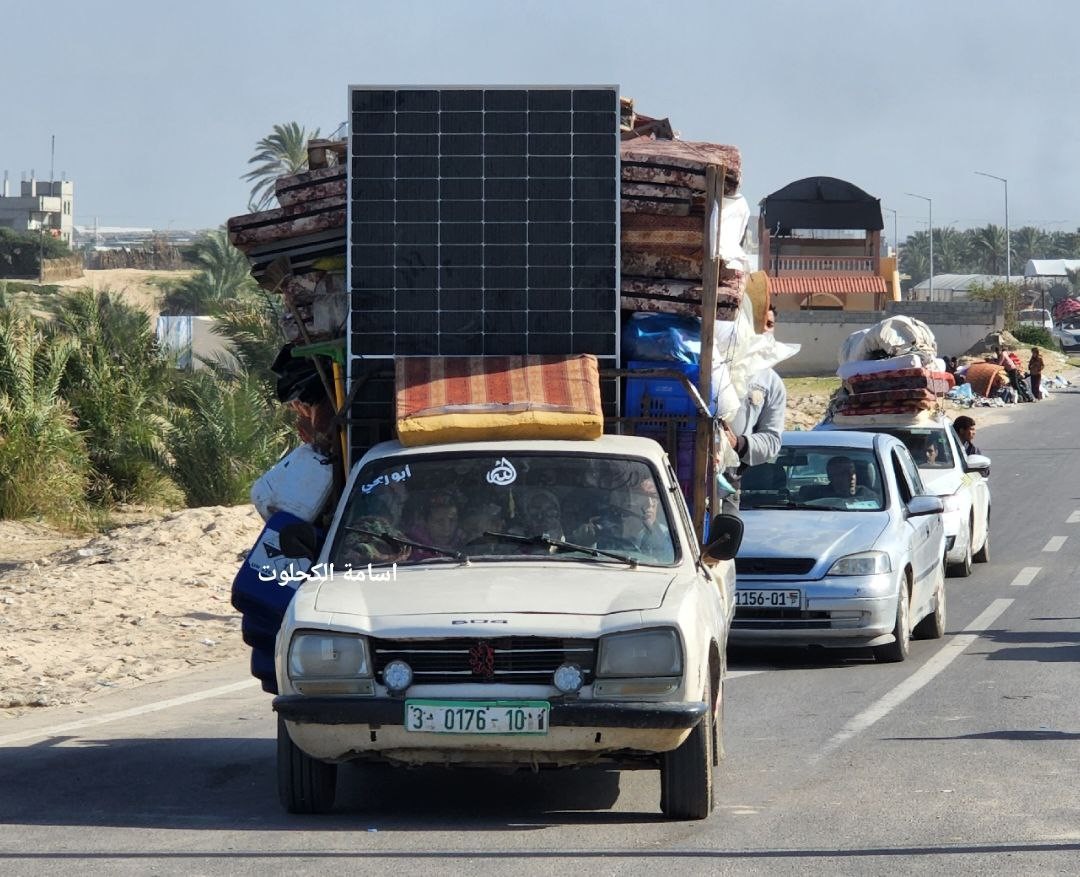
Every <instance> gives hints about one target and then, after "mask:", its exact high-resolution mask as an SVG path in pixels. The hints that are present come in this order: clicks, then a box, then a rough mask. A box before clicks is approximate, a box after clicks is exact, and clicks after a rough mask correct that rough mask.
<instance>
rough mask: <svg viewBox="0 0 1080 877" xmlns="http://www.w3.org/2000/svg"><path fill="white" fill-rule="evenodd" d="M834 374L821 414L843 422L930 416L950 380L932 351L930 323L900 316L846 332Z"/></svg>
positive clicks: (862, 423)
mask: <svg viewBox="0 0 1080 877" xmlns="http://www.w3.org/2000/svg"><path fill="white" fill-rule="evenodd" d="M836 374H837V375H838V376H839V377H840V380H841V381H842V382H843V383H842V386H841V388H840V390H839V391H838V392H837V393H836V394H835V396H834V397H833V399H832V400H831V402H830V408H829V414H828V415H827V419H831V420H833V422H835V423H838V424H840V423H842V424H844V425H846V426H871V425H887V424H893V423H908V422H911V421H912V420H920V419H923V418H926V417H929V416H932V412H933V411H934V410H935V409H937V408H939V407H940V405H941V399H942V398H943V397H944V396H945V395H946V394H947V393H948V392H949V391H950V390H952V388H953V386H954V383H955V382H954V379H953V376H952V375H951V374H949V373H948V372H947V371H946V370H945V362H944V360H942V359H940V358H939V357H938V355H937V341H936V340H935V338H934V334H933V332H931V331H930V327H929V326H927V325H926V324H925V323H923V322H921V321H920V320H916V319H914V318H912V317H905V316H895V317H886V318H885V319H884V320H882V321H881V322H879V323H876V324H875V325H873V326H870V327H869V328H866V329H861V330H859V331H858V332H853V333H852V334H851V335H850V336H848V338H847V340H846V341H845V342H844V344H843V345H842V346H841V348H840V367H839V368H838V369H837V370H836Z"/></svg>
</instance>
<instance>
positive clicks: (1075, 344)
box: [1053, 320, 1080, 350]
mask: <svg viewBox="0 0 1080 877" xmlns="http://www.w3.org/2000/svg"><path fill="white" fill-rule="evenodd" d="M1053 336H1054V337H1055V338H1056V339H1057V340H1058V343H1059V344H1060V345H1061V349H1062V350H1076V349H1077V348H1080V321H1077V320H1063V321H1062V322H1060V323H1058V324H1057V325H1056V326H1055V327H1054V330H1053Z"/></svg>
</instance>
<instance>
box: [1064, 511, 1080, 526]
mask: <svg viewBox="0 0 1080 877" xmlns="http://www.w3.org/2000/svg"><path fill="white" fill-rule="evenodd" d="M1065 523H1066V524H1080V511H1075V512H1073V513H1072V514H1071V515H1069V517H1067V518H1066V519H1065Z"/></svg>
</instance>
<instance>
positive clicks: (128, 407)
mask: <svg viewBox="0 0 1080 877" xmlns="http://www.w3.org/2000/svg"><path fill="white" fill-rule="evenodd" d="M53 330H54V331H55V332H57V333H60V334H63V335H65V336H68V337H71V338H72V339H73V340H74V341H75V342H76V347H75V349H74V351H73V354H72V356H71V359H70V361H69V363H68V367H67V369H66V370H65V373H64V379H63V382H62V384H61V390H62V392H63V394H64V396H65V397H66V398H67V400H68V402H69V403H70V404H71V407H72V410H73V411H74V412H75V414H76V416H77V417H78V419H79V428H80V429H81V430H83V432H84V433H85V435H86V442H87V446H88V448H89V453H90V461H91V463H92V465H93V468H94V478H93V480H92V481H91V486H90V499H91V500H92V501H94V502H96V503H100V504H102V505H104V506H109V505H112V504H113V503H117V502H132V503H145V504H152V505H176V504H179V503H182V499H183V497H182V494H181V492H180V491H179V490H178V488H177V487H176V485H175V484H173V483H172V481H171V479H170V478H169V475H168V469H169V464H168V461H167V455H166V446H165V436H166V433H167V432H168V430H169V421H168V418H167V416H166V415H167V411H168V393H169V389H170V387H171V386H172V384H173V381H174V369H173V368H172V365H171V363H170V361H169V359H168V358H167V357H166V356H165V354H164V353H163V352H162V351H161V349H160V348H159V347H158V344H157V338H156V336H155V334H154V331H153V330H152V329H151V328H150V318H149V317H148V316H147V315H146V314H145V313H144V312H143V311H142V310H140V309H139V308H135V307H132V306H131V305H128V304H127V303H125V302H124V301H123V300H122V299H121V298H120V297H119V296H118V295H115V294H113V293H111V292H109V291H108V290H104V291H101V292H97V293H95V292H93V291H92V290H89V289H81V290H77V291H75V292H71V293H68V294H67V295H65V296H64V297H63V298H61V299H60V300H59V301H58V302H57V306H56V317H55V320H54V325H53Z"/></svg>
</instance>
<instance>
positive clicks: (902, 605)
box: [874, 582, 911, 664]
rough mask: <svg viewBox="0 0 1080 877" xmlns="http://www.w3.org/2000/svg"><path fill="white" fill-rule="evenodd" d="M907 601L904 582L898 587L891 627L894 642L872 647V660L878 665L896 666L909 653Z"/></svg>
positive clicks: (909, 630)
mask: <svg viewBox="0 0 1080 877" xmlns="http://www.w3.org/2000/svg"><path fill="white" fill-rule="evenodd" d="M908 599H909V596H908V587H907V583H906V582H905V583H904V584H902V585H901V586H900V595H899V596H898V597H897V598H896V625H895V626H894V627H893V637H894V641H893V642H891V643H886V644H885V645H883V646H874V660H876V661H877V662H878V663H881V664H897V663H899V662H900V661H903V660H906V659H907V656H908V654H909V653H910V652H911V626H910V625H909V624H908Z"/></svg>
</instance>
